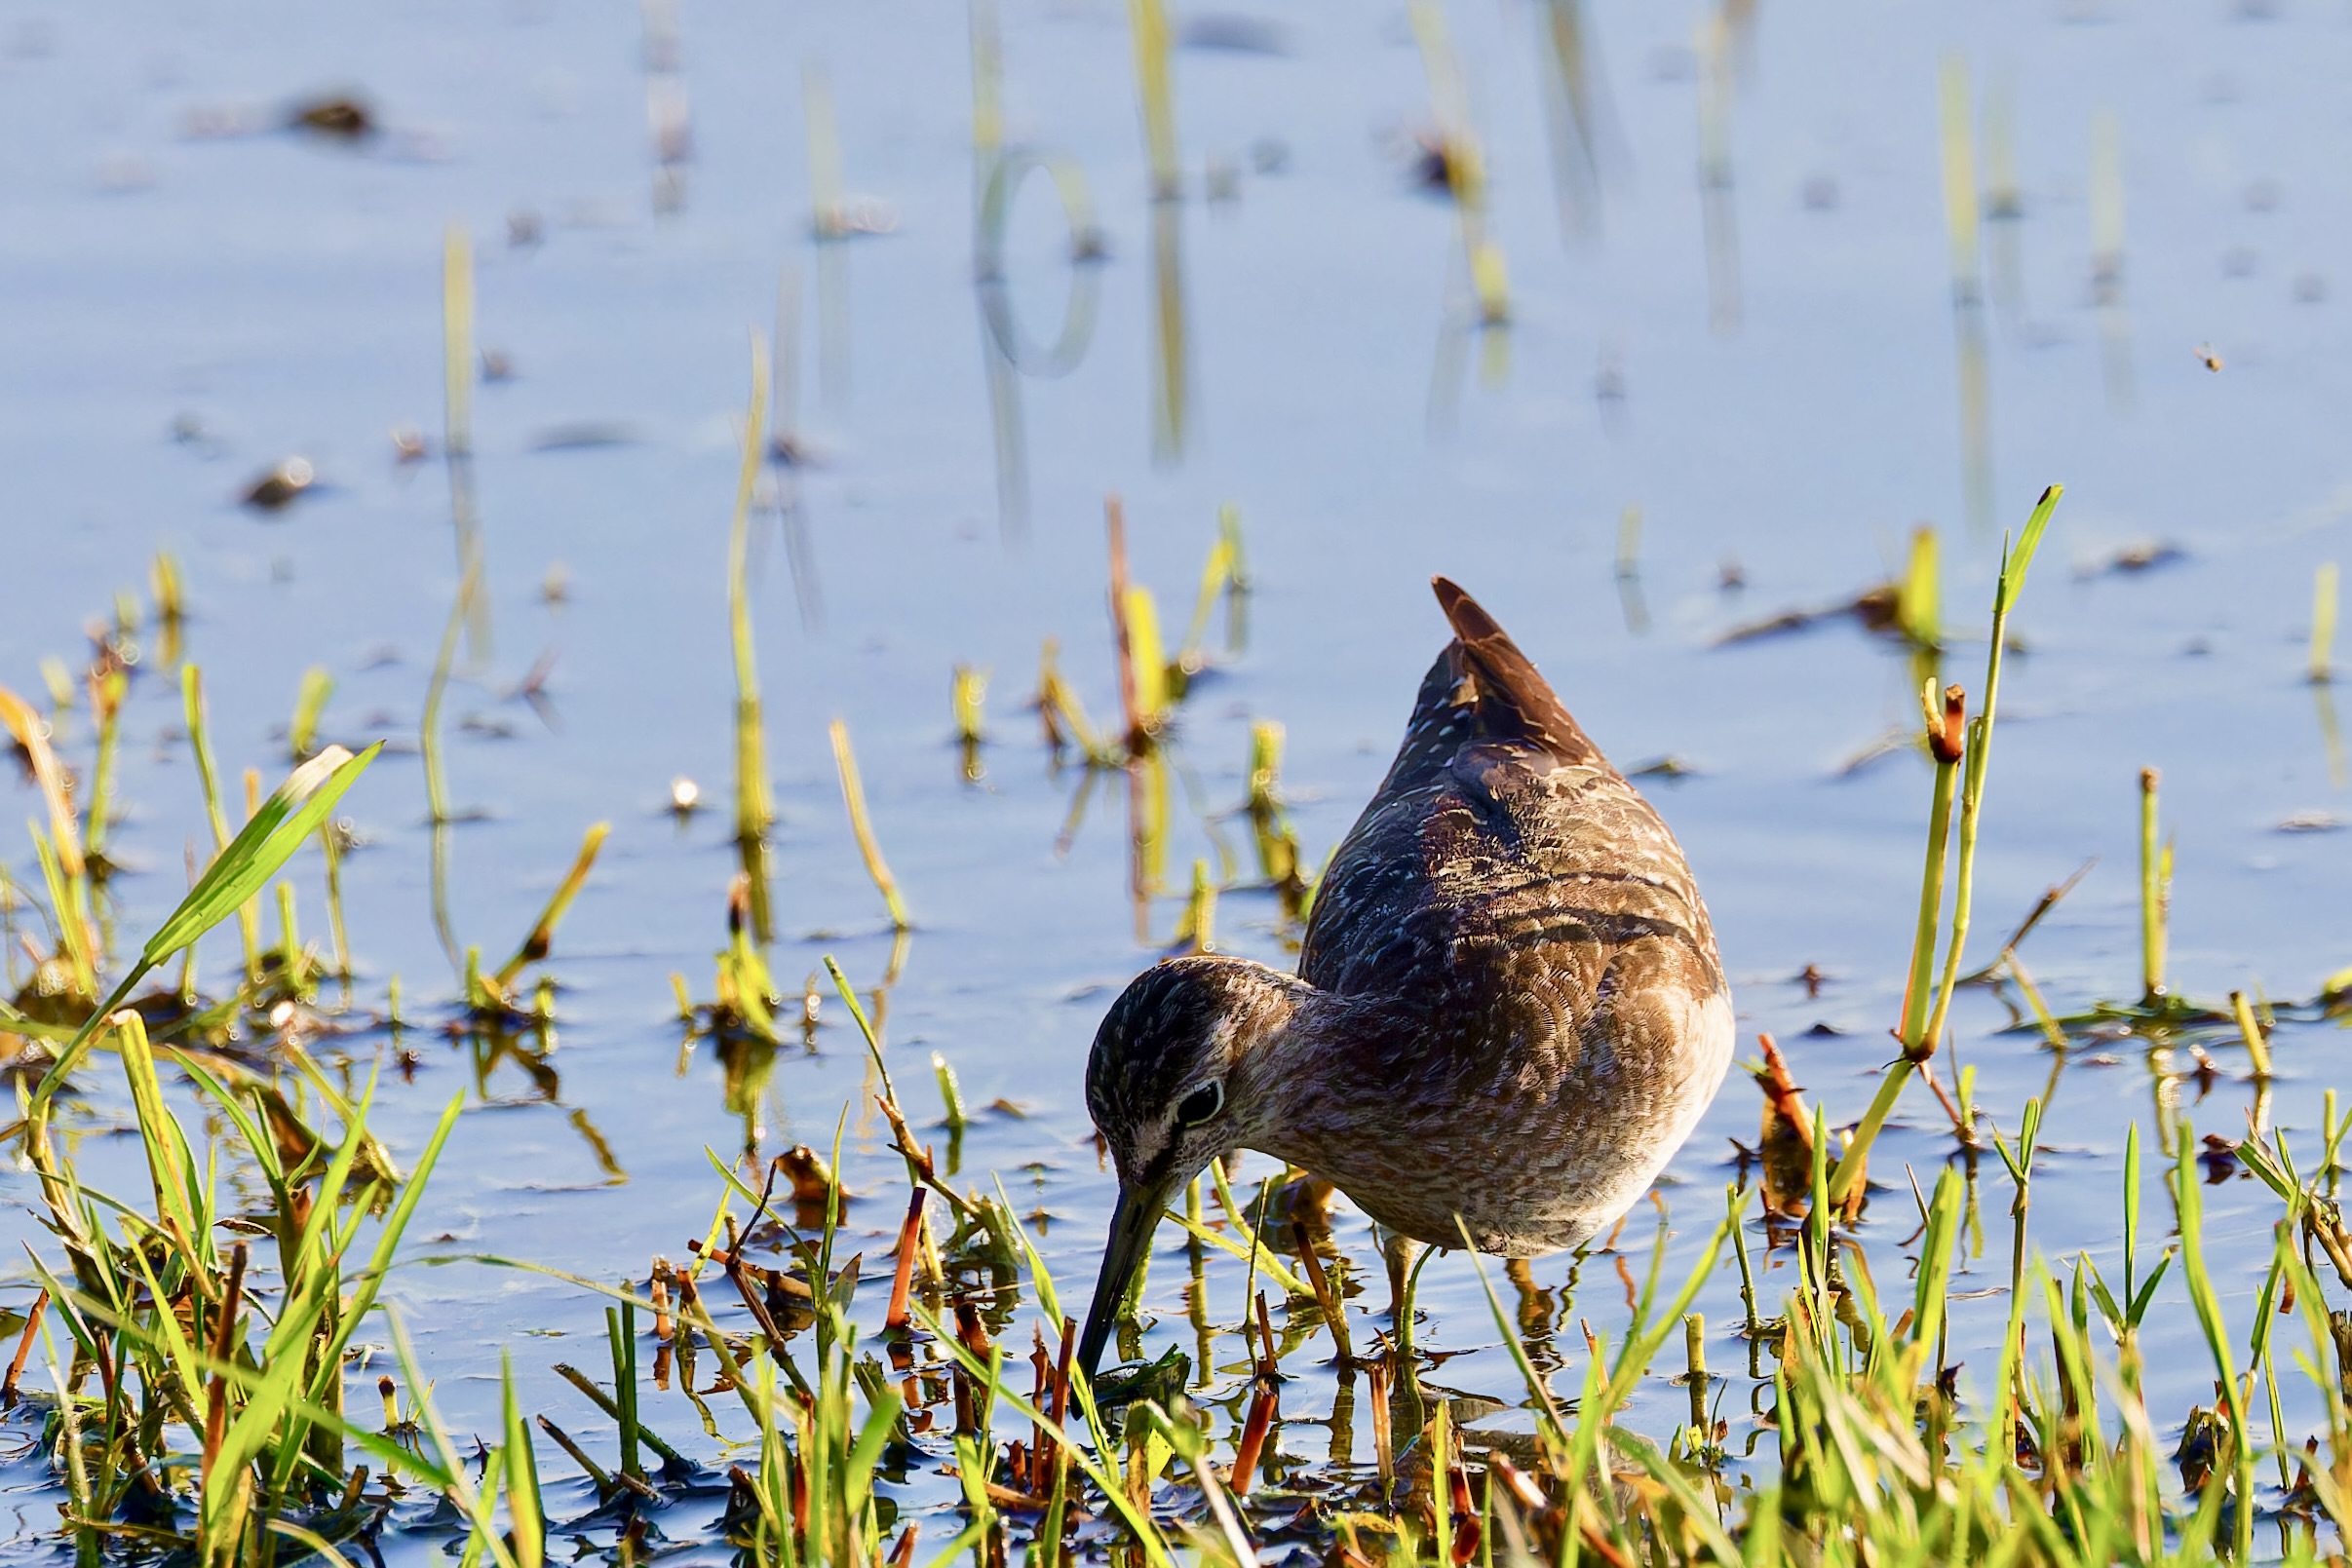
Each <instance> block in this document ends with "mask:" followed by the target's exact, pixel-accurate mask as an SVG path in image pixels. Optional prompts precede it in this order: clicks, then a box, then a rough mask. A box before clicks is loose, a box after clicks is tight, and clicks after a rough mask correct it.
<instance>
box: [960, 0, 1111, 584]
mask: <svg viewBox="0 0 2352 1568" xmlns="http://www.w3.org/2000/svg"><path fill="white" fill-rule="evenodd" d="M1002 75H1003V57H1002V53H1001V49H1000V45H999V40H998V36H997V30H996V12H995V8H994V6H993V5H992V4H990V3H989V0H975V3H974V5H973V8H972V76H973V88H972V96H973V104H974V108H973V123H972V148H973V170H972V173H973V202H974V209H973V243H972V250H973V261H972V270H973V277H974V280H975V283H976V287H977V293H976V299H977V302H978V304H979V307H980V324H981V360H982V363H983V368H984V370H985V372H986V377H987V390H988V423H989V428H990V430H991V431H992V433H993V435H994V439H995V455H996V514H997V527H998V530H999V532H1000V533H1001V534H1002V535H1003V537H1005V538H1006V539H1008V540H1011V539H1018V538H1020V537H1022V535H1023V534H1024V533H1025V532H1026V531H1027V527H1028V507H1029V480H1028V439H1027V435H1026V422H1025V421H1024V419H1023V418H1022V402H1021V382H1020V377H1022V376H1023V375H1028V376H1034V377H1036V378H1038V379H1040V380H1050V379H1053V378H1055V377H1059V376H1064V375H1067V374H1069V373H1070V372H1071V371H1072V370H1075V369H1076V368H1077V367H1078V366H1079V364H1080V363H1082V362H1083V361H1084V360H1085V358H1086V352H1087V349H1088V348H1089V347H1090V346H1091V345H1092V344H1093V342H1094V337H1095V316H1096V312H1097V308H1098V304H1099V298H1100V294H1101V283H1100V277H1099V272H1098V270H1097V269H1098V267H1099V263H1100V262H1101V260H1102V258H1103V255H1104V253H1105V252H1104V247H1103V244H1102V238H1101V232H1100V230H1099V227H1098V226H1097V224H1096V222H1095V207H1094V197H1093V195H1092V194H1091V192H1090V191H1089V190H1088V188H1087V183H1086V172H1085V171H1084V170H1082V169H1080V168H1079V167H1078V165H1077V164H1076V163H1075V162H1073V161H1072V160H1070V159H1068V158H1065V157H1061V156H1060V155H1058V154H1055V153H1050V152H1039V151H1034V150H1031V149H1029V148H1025V147H1011V148H1007V147H1005V146H1003V145H1002V129H1003V119H1002V111H1001V109H1000V107H999V105H1000V103H1001V100H1002V93H1003V84H1002ZM1040 170H1042V171H1044V172H1045V173H1046V174H1047V175H1048V176H1049V177H1051V178H1052V180H1053V182H1054V193H1055V195H1056V196H1057V197H1058V198H1059V199H1060V203H1061V214H1062V220H1063V222H1064V223H1065V224H1066V226H1067V230H1068V254H1069V261H1070V268H1071V273H1070V286H1069V295H1068V300H1067V303H1066V304H1064V306H1063V307H1062V313H1061V326H1060V331H1059V332H1058V333H1057V334H1056V336H1055V338H1054V340H1053V341H1052V342H1051V343H1050V344H1043V345H1041V344H1039V343H1038V342H1037V341H1036V340H1035V339H1034V338H1032V337H1031V336H1030V335H1029V334H1028V333H1027V332H1026V331H1025V330H1024V329H1023V328H1022V323H1021V320H1020V318H1019V315H1018V314H1017V312H1016V311H1015V310H1014V306H1013V299H1012V294H1011V286H1010V281H1009V279H1008V278H1007V276H1006V260H1005V240H1006V231H1007V229H1008V227H1009V225H1010V223H1011V219H1012V210H1013V204H1014V201H1015V199H1016V198H1017V197H1018V196H1019V194H1020V191H1021V187H1022V182H1023V181H1024V180H1026V179H1027V177H1028V176H1029V174H1030V173H1032V172H1037V171H1040Z"/></svg>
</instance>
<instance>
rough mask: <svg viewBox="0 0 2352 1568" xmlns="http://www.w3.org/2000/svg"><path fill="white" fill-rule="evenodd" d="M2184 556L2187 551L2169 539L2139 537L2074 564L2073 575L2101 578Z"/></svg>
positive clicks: (2147, 567)
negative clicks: (2118, 547)
mask: <svg viewBox="0 0 2352 1568" xmlns="http://www.w3.org/2000/svg"><path fill="white" fill-rule="evenodd" d="M2186 559H2188V552H2187V551H2185V550H2182V549H2181V548H2180V547H2179V546H2178V545H2176V544H2173V543H2172V542H2171V541H2169V540H2164V539H2141V540H2137V541H2135V542H2134V543H2132V544H2128V545H2126V546H2124V547H2123V548H2122V549H2121V550H2118V551H2115V552H2113V553H2112V554H2109V555H2102V556H2100V557H2098V558H2096V559H2094V560H2092V561H2090V562H2088V563H2086V564H2083V565H2079V566H2077V567H2075V568H2074V575H2075V576H2076V577H2077V578H2092V577H2104V576H2106V575H2108V574H2109V573H2123V574H2130V573H2133V572H2144V571H2150V570H2153V569H2154V568H2156V567H2158V566H2171V565H2173V564H2175V563H2176V562H2178V561H2184V560H2186Z"/></svg>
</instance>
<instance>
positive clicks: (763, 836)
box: [727, 334, 776, 946]
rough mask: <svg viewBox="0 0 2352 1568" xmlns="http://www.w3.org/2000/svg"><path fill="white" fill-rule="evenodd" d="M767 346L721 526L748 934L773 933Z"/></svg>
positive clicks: (757, 360) (755, 363) (758, 348)
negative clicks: (765, 532) (762, 487)
mask: <svg viewBox="0 0 2352 1568" xmlns="http://www.w3.org/2000/svg"><path fill="white" fill-rule="evenodd" d="M767 419H768V360H767V350H766V348H765V347H764V346H763V345H762V344H761V343H760V341H759V338H758V336H757V335H756V334H754V335H753V336H752V394H751V402H749V404H748V405H747V406H746V407H745V410H744V420H743V463H742V466H741V468H740V469H739V470H738V472H737V476H736V484H735V516H734V521H733V523H732V524H731V526H730V527H729V529H728V533H727V625H728V628H729V632H730V637H731V640H732V642H733V644H734V652H735V843H736V847H737V852H738V854H739V855H740V857H741V859H742V863H743V873H744V875H745V877H746V878H747V879H749V893H750V899H751V916H752V939H753V940H754V941H756V942H758V943H759V944H760V945H762V946H764V945H766V944H767V943H768V942H770V941H772V940H774V939H775V928H774V917H773V914H772V912H771V910H770V908H769V903H768V847H767V835H768V828H769V826H770V825H771V824H772V823H773V822H775V820H776V808H775V804H774V802H773V799H772V798H771V796H770V795H769V793H768V764H767V735H766V729H765V727H764V724H763V722H762V720H761V718H760V708H759V661H758V658H757V655H756V654H755V653H754V652H753V649H752V594H751V583H750V573H751V537H752V494H753V492H754V491H755V489H756V488H757V486H758V483H759V471H760V467H761V465H762V463H763V462H764V461H765V454H766V450H767Z"/></svg>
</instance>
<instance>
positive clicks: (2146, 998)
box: [2140, 768, 2173, 1008]
mask: <svg viewBox="0 0 2352 1568" xmlns="http://www.w3.org/2000/svg"><path fill="white" fill-rule="evenodd" d="M2160 779H2161V776H2160V775H2159V774H2158V773H2157V771H2156V770H2155V769H2154V768H2142V769H2140V1005H2141V1006H2142V1007H2150V1008H2153V1007H2159V1006H2161V1005H2162V1004H2163V1002H2164V997H2165V989H2164V961H2165V947H2166V945H2167V942H2166V937H2167V932H2166V926H2167V924H2168V917H2169V915H2170V914H2171V911H2172V901H2173V847H2172V846H2171V845H2170V844H2161V845H2160V844H2159V843H2158V842H2157V832H2156V828H2157V810H2156V802H2157V785H2158V784H2159V783H2160Z"/></svg>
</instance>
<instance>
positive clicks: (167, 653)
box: [152, 551, 187, 666]
mask: <svg viewBox="0 0 2352 1568" xmlns="http://www.w3.org/2000/svg"><path fill="white" fill-rule="evenodd" d="M152 575H153V578H154V593H155V624H156V628H157V630H158V631H161V632H162V641H161V645H160V646H158V647H157V649H156V657H157V658H158V659H159V660H161V661H162V662H163V663H164V664H165V665H166V666H171V665H175V664H177V663H178V662H179V640H180V628H181V627H182V626H183V625H184V624H185V623H186V619H187V598H186V594H185V593H184V592H183V591H182V589H181V587H180V582H179V558H178V557H177V556H175V555H172V554H171V553H170V552H169V551H164V552H159V553H158V554H157V555H156V557H155V566H154V571H153V574H152Z"/></svg>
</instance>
